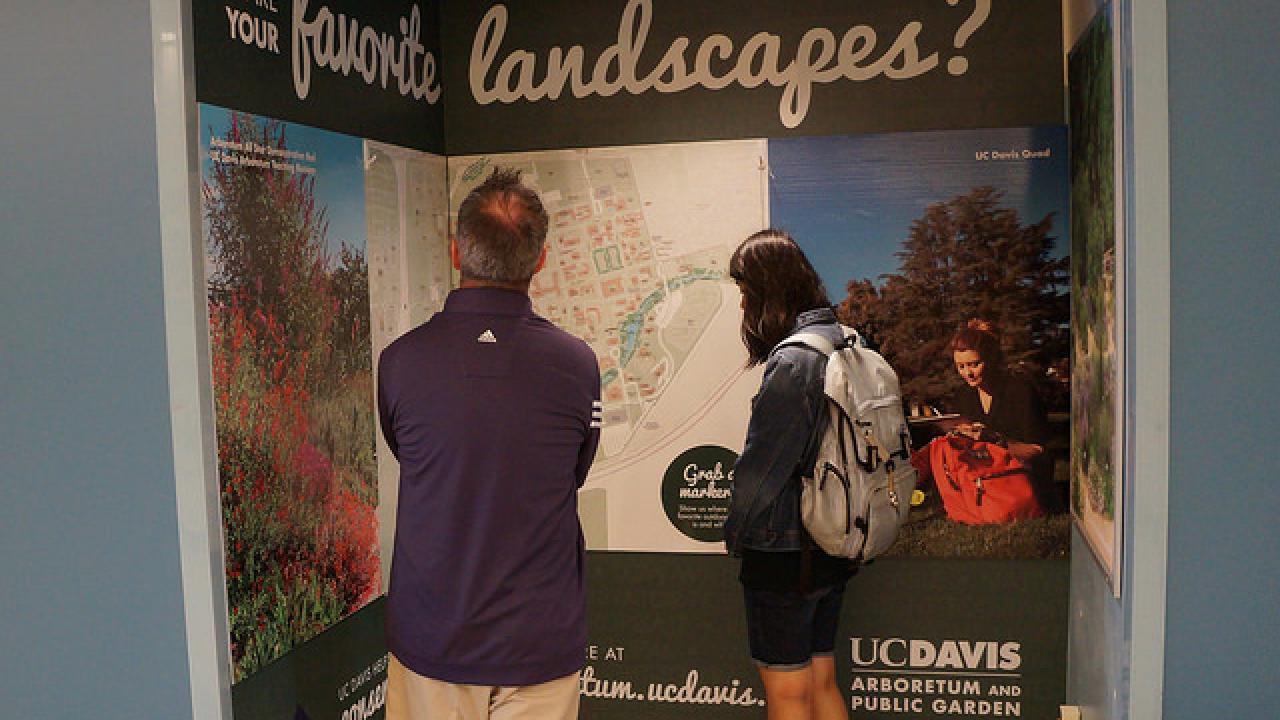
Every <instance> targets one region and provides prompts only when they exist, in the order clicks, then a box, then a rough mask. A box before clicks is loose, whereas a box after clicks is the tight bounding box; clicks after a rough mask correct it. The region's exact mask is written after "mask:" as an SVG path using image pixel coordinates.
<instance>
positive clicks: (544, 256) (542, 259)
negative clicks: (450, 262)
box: [455, 245, 547, 275]
mask: <svg viewBox="0 0 1280 720" xmlns="http://www.w3.org/2000/svg"><path fill="white" fill-rule="evenodd" d="M546 264H547V246H546V245H543V246H542V254H541V255H539V256H538V266H537V267H535V268H534V269H533V272H534V274H535V275H536V274H537V273H538V271H540V270H542V268H543V266H545V265H546ZM455 267H456V266H455Z"/></svg>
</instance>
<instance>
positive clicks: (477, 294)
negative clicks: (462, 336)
mask: <svg viewBox="0 0 1280 720" xmlns="http://www.w3.org/2000/svg"><path fill="white" fill-rule="evenodd" d="M444 311H445V312H458V313H472V314H482V315H530V314H532V313H533V301H532V300H530V299H529V296H528V295H527V294H525V293H522V292H520V291H519V290H504V289H502V288H494V287H475V288H457V289H455V290H452V291H450V292H449V297H448V298H446V299H445V301H444Z"/></svg>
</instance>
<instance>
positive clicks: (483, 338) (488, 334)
mask: <svg viewBox="0 0 1280 720" xmlns="http://www.w3.org/2000/svg"><path fill="white" fill-rule="evenodd" d="M476 342H482V343H496V342H498V338H497V337H495V336H494V334H493V331H492V330H485V331H484V332H482V333H480V337H478V338H476Z"/></svg>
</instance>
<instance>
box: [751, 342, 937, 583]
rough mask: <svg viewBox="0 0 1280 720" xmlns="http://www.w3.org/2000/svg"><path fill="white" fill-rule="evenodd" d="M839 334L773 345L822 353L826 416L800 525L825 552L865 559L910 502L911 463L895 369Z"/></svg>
mask: <svg viewBox="0 0 1280 720" xmlns="http://www.w3.org/2000/svg"><path fill="white" fill-rule="evenodd" d="M844 333H845V339H844V342H842V343H840V344H839V345H838V346H836V345H832V343H831V341H830V340H828V339H827V338H825V337H823V336H822V335H818V334H816V333H806V332H799V333H796V334H794V335H792V336H790V337H788V338H787V339H786V340H783V341H782V342H781V343H779V344H778V347H779V348H781V347H784V346H787V345H806V346H808V347H811V348H813V349H814V350H817V351H818V352H821V353H822V354H823V355H826V356H827V368H826V379H825V382H824V388H823V389H824V393H825V395H826V397H827V423H826V428H825V430H823V433H822V437H821V438H817V440H818V444H817V456H816V458H815V460H814V464H813V467H812V468H806V472H805V474H804V476H803V478H802V481H803V487H802V489H801V495H800V514H801V517H802V519H803V520H804V527H805V529H806V530H808V531H809V535H811V536H812V537H813V539H814V541H815V542H816V543H817V544H818V546H819V547H821V548H822V549H823V550H824V551H826V553H827V554H828V555H832V556H835V557H843V558H850V559H854V560H859V561H863V562H866V561H868V560H872V559H874V558H876V557H877V556H879V555H881V554H883V553H884V552H885V551H886V550H888V549H889V546H890V545H892V544H893V541H894V539H895V538H897V536H898V529H899V528H900V527H901V526H902V523H903V521H904V520H906V517H907V513H908V511H910V509H911V494H912V493H913V492H914V491H915V487H916V469H915V468H914V467H912V465H911V434H910V432H909V430H908V428H907V421H906V418H904V417H903V414H902V397H901V395H900V393H899V390H898V375H897V373H895V372H894V371H893V368H891V367H889V363H887V362H885V359H884V358H883V357H881V356H880V354H879V353H877V352H875V351H874V350H870V349H868V348H865V347H862V346H861V338H859V337H858V334H857V333H856V332H854V331H853V330H852V329H850V328H844ZM775 351H776V348H775ZM810 447H812V445H811V446H810Z"/></svg>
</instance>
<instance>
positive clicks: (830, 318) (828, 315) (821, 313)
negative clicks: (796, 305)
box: [795, 307, 836, 330]
mask: <svg viewBox="0 0 1280 720" xmlns="http://www.w3.org/2000/svg"><path fill="white" fill-rule="evenodd" d="M835 322H836V314H835V312H834V311H833V310H832V309H831V308H829V307H820V308H814V309H812V310H805V311H804V312H802V313H800V314H799V315H797V316H796V328H795V329H796V330H799V329H801V328H805V327H808V326H810V325H832V324H834V323H835Z"/></svg>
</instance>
